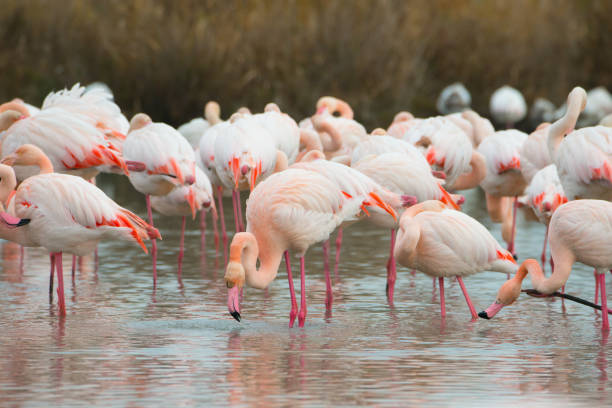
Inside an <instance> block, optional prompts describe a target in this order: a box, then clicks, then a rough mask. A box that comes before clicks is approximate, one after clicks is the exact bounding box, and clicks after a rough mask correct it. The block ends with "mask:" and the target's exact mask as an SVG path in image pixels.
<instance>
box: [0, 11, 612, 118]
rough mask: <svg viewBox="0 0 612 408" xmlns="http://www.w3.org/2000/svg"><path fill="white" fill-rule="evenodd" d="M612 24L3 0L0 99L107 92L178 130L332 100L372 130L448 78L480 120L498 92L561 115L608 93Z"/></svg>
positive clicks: (431, 107)
mask: <svg viewBox="0 0 612 408" xmlns="http://www.w3.org/2000/svg"><path fill="white" fill-rule="evenodd" d="M611 15H612V2H610V1H606V0H593V1H590V0H576V1H564V0H541V1H537V0H514V1H502V0H491V1H481V0H437V1H429V0H411V1H402V0H398V1H393V0H380V1H371V0H351V1H349V0H336V1H329V0H313V1H299V0H286V1H281V0H277V1H246V0H245V1H239V0H180V1H176V0H155V1H154V0H130V1H124V0H105V1H99V0H25V1H24V0H3V1H2V7H0V44H1V45H0V47H1V50H0V70H1V72H2V75H0V99H1V100H7V99H10V98H13V97H16V96H20V97H22V98H23V99H25V100H26V101H28V102H30V103H33V104H37V105H38V104H40V103H41V102H42V99H43V98H44V96H45V95H46V94H47V93H48V92H50V91H51V90H58V89H61V88H63V87H64V86H70V85H72V84H73V83H75V82H81V83H84V84H86V83H89V82H92V81H103V82H106V83H107V84H108V85H109V86H110V87H111V89H112V90H113V91H114V93H115V98H116V101H117V103H118V104H119V106H121V108H122V109H124V110H125V112H126V114H127V116H128V117H129V116H130V115H131V114H133V113H135V112H137V111H145V112H147V113H149V114H150V115H151V116H152V117H153V118H154V119H155V120H158V121H167V122H169V123H171V124H174V125H179V124H181V123H183V122H185V121H187V120H188V119H191V118H192V117H194V116H197V115H200V114H201V111H202V108H203V105H204V103H205V102H206V101H207V100H209V99H215V100H218V101H219V102H220V103H221V106H222V109H223V111H224V112H225V114H229V113H230V112H233V111H234V110H235V109H236V108H237V107H239V106H242V105H246V106H249V107H251V108H252V109H253V110H261V109H262V108H263V106H264V105H265V103H267V102H270V101H275V102H276V103H278V104H279V105H280V106H281V107H282V109H283V110H285V111H287V112H288V113H290V114H292V115H293V116H294V117H296V118H302V117H304V116H306V115H308V114H312V113H313V109H314V104H315V102H316V100H317V98H318V97H319V96H321V95H325V94H332V95H335V96H339V97H342V98H344V99H346V100H348V101H349V102H350V103H351V105H352V106H353V107H354V109H355V115H356V118H357V119H358V120H360V121H362V122H363V123H364V124H365V125H366V127H367V128H369V129H370V128H373V127H376V126H381V125H385V126H386V125H387V124H388V123H389V122H390V120H391V119H392V117H393V115H394V114H395V113H396V112H397V111H399V110H401V109H408V110H410V111H412V112H413V113H415V114H417V115H431V114H434V113H435V101H436V97H437V95H438V93H439V92H440V90H441V89H442V88H443V87H444V86H446V85H448V84H449V83H452V82H455V81H462V82H463V83H464V84H465V85H466V86H467V88H468V89H469V90H470V91H471V93H472V100H473V103H472V104H473V107H474V108H475V109H476V110H477V111H479V112H481V113H483V114H487V113H488V100H489V96H490V94H491V93H492V91H493V90H494V89H496V88H497V87H499V86H501V85H504V84H510V85H512V86H515V87H517V88H518V89H520V90H521V91H522V92H523V93H524V95H525V97H526V99H527V101H528V102H529V103H530V102H531V101H533V99H534V98H535V97H537V96H543V97H547V98H549V99H551V100H552V101H553V102H554V103H555V104H556V105H560V104H561V103H562V102H563V101H564V99H565V97H566V95H567V93H568V91H569V90H570V89H571V88H572V87H573V86H574V85H581V86H583V87H585V88H587V89H589V88H591V87H594V86H597V85H603V86H607V87H608V88H610V87H611V85H612V69H611V67H612V35H611V29H610V16H611Z"/></svg>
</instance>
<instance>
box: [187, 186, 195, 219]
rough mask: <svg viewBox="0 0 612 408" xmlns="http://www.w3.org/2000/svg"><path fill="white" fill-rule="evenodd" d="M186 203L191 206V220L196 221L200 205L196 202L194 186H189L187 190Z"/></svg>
mask: <svg viewBox="0 0 612 408" xmlns="http://www.w3.org/2000/svg"><path fill="white" fill-rule="evenodd" d="M185 201H187V203H188V204H189V208H190V209H191V218H192V219H194V220H195V217H196V213H197V212H198V203H197V201H196V195H195V191H194V190H193V186H189V187H188V188H187V194H185Z"/></svg>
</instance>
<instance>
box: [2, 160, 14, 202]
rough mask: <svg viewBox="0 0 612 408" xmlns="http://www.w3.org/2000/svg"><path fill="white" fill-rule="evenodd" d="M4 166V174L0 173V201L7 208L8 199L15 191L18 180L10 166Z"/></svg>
mask: <svg viewBox="0 0 612 408" xmlns="http://www.w3.org/2000/svg"><path fill="white" fill-rule="evenodd" d="M0 166H2V172H1V173H0V201H1V202H2V204H4V205H5V206H6V205H7V202H6V201H7V199H8V198H9V196H10V195H11V193H12V192H13V190H15V186H17V179H16V178H15V172H14V171H13V169H12V167H10V166H4V165H0Z"/></svg>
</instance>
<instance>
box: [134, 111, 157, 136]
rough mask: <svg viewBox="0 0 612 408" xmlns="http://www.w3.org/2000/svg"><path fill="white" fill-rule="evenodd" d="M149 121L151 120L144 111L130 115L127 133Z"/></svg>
mask: <svg viewBox="0 0 612 408" xmlns="http://www.w3.org/2000/svg"><path fill="white" fill-rule="evenodd" d="M151 123H153V120H152V119H151V117H150V116H149V115H147V114H146V113H137V114H136V115H134V116H133V117H132V120H130V129H129V130H128V133H129V132H131V131H132V130H138V129H142V128H143V127H145V126H147V125H149V124H151Z"/></svg>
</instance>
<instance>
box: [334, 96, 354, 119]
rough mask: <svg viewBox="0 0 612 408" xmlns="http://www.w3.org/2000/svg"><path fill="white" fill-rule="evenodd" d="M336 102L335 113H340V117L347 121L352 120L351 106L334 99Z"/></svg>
mask: <svg viewBox="0 0 612 408" xmlns="http://www.w3.org/2000/svg"><path fill="white" fill-rule="evenodd" d="M336 102H337V105H336V111H337V112H338V113H340V116H342V117H343V118H347V119H353V109H352V108H351V106H350V105H349V104H348V103H346V102H344V101H343V100H340V99H336Z"/></svg>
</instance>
